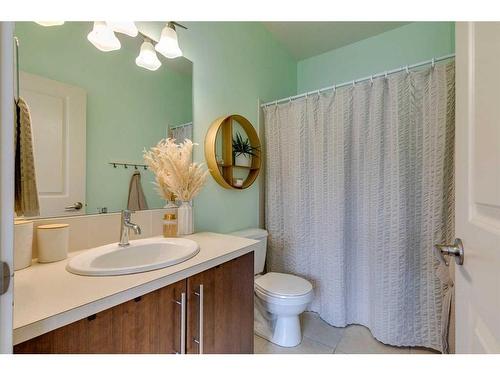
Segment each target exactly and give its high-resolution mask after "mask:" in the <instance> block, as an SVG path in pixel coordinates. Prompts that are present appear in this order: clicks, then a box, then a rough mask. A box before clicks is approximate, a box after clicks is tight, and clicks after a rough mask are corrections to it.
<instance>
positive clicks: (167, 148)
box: [143, 138, 208, 202]
mask: <svg viewBox="0 0 500 375" xmlns="http://www.w3.org/2000/svg"><path fill="white" fill-rule="evenodd" d="M195 144H196V143H193V142H192V141H191V140H190V139H186V140H185V141H184V142H182V143H180V144H176V143H175V139H172V138H167V139H162V140H161V141H160V142H158V144H157V145H156V146H153V147H151V149H150V150H149V151H146V150H144V155H143V156H144V161H145V162H146V164H147V165H148V167H149V168H150V169H151V171H152V172H153V173H154V174H155V178H156V182H155V185H156V191H157V192H158V194H160V196H161V197H163V198H164V199H165V200H169V199H170V198H171V194H174V195H175V196H176V197H177V199H179V200H181V201H185V202H188V201H190V200H192V199H193V198H194V197H195V196H196V195H197V194H198V193H199V192H200V190H201V188H202V187H203V185H204V184H205V182H206V180H207V177H208V170H207V169H204V168H203V164H199V163H193V161H192V155H193V146H194V145H195Z"/></svg>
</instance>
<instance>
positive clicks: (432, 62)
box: [431, 57, 436, 68]
mask: <svg viewBox="0 0 500 375" xmlns="http://www.w3.org/2000/svg"><path fill="white" fill-rule="evenodd" d="M435 66H436V59H435V58H434V57H433V58H432V61H431V67H432V68H434V67H435Z"/></svg>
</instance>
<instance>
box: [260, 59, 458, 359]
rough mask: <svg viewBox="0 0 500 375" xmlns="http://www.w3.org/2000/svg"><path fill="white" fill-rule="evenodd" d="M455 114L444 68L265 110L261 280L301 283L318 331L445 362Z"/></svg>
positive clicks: (451, 81) (448, 68) (449, 66)
mask: <svg viewBox="0 0 500 375" xmlns="http://www.w3.org/2000/svg"><path fill="white" fill-rule="evenodd" d="M454 103H455V67H454V63H453V62H451V63H446V64H439V65H436V66H434V67H429V68H425V69H422V70H419V71H412V72H401V73H397V74H393V75H390V76H388V77H382V78H378V79H374V80H373V82H370V81H367V82H365V83H358V84H356V85H352V86H349V87H344V88H341V89H337V90H336V91H333V92H332V91H330V92H327V93H321V94H314V95H309V96H308V97H305V98H301V99H297V100H293V101H290V102H287V103H284V104H279V105H270V106H268V107H266V108H265V109H264V112H265V146H266V152H267V157H266V226H267V229H268V231H269V233H270V236H269V251H268V259H267V266H268V270H270V271H275V272H289V273H293V274H296V275H299V276H302V277H305V278H306V279H308V280H310V281H311V282H312V283H313V286H314V292H315V298H314V300H313V302H312V305H311V307H310V310H312V311H315V312H318V313H319V315H320V316H321V318H322V319H324V320H325V321H326V322H328V323H330V324H332V325H334V326H338V327H343V326H346V325H348V324H362V325H364V326H366V327H368V328H369V329H370V330H371V332H372V334H373V336H374V337H376V338H377V339H378V340H379V341H381V342H383V343H386V344H391V345H396V346H425V347H429V348H434V349H436V350H439V351H443V350H446V345H445V344H444V343H443V339H442V337H443V336H442V335H443V333H446V330H447V327H445V326H444V325H443V321H445V320H446V319H444V318H443V316H446V311H443V310H446V308H447V306H444V304H443V296H444V295H445V293H447V291H448V290H447V288H449V287H450V286H449V285H448V284H446V283H444V282H442V281H441V280H440V279H439V277H438V274H437V268H438V265H439V262H438V261H437V259H435V257H434V256H433V253H432V247H433V244H434V243H439V242H444V241H449V240H451V239H452V238H453V234H454V233H453V231H454V228H453V226H454V223H453V218H454V212H453V204H454V203H453V201H454V187H453V143H454V123H455V118H454V116H455V104H454Z"/></svg>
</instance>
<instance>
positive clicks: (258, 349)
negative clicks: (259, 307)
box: [254, 335, 333, 354]
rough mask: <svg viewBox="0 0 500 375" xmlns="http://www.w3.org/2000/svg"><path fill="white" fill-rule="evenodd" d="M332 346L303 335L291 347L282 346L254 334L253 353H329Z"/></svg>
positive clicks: (331, 350)
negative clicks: (297, 342)
mask: <svg viewBox="0 0 500 375" xmlns="http://www.w3.org/2000/svg"><path fill="white" fill-rule="evenodd" d="M332 352H333V348H332V347H329V346H326V345H323V344H321V343H319V342H316V341H313V340H310V339H308V338H307V337H304V338H303V339H302V342H301V343H300V344H299V345H297V346H295V347H293V348H283V347H281V346H278V345H275V344H273V343H271V342H269V341H267V340H265V339H263V338H262V337H259V336H257V335H255V336H254V353H255V354H331V353H332Z"/></svg>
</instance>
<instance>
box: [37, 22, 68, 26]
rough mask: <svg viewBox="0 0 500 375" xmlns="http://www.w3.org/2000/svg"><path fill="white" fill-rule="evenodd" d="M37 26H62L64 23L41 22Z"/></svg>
mask: <svg viewBox="0 0 500 375" xmlns="http://www.w3.org/2000/svg"><path fill="white" fill-rule="evenodd" d="M37 24H39V25H40V26H60V25H64V21H39V22H37Z"/></svg>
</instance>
